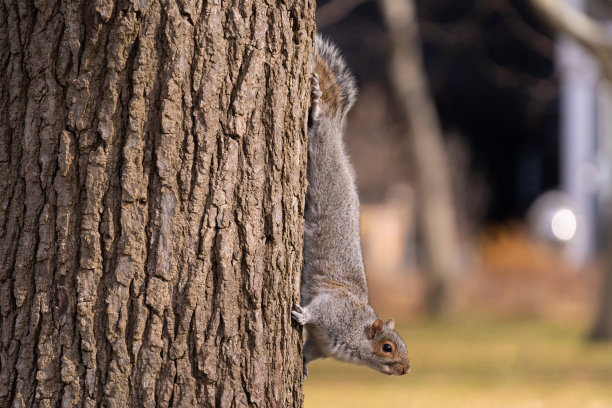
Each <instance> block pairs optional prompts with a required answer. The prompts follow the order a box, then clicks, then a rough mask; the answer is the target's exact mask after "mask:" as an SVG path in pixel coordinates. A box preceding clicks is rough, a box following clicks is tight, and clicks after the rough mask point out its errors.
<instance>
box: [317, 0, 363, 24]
mask: <svg viewBox="0 0 612 408" xmlns="http://www.w3.org/2000/svg"><path fill="white" fill-rule="evenodd" d="M367 1H370V0H332V1H330V2H329V3H327V4H325V5H324V6H321V7H319V8H317V15H316V17H315V19H316V22H317V29H319V30H320V29H322V28H325V27H327V26H330V25H332V24H334V23H337V22H338V21H340V20H342V19H343V18H344V17H346V16H347V15H348V14H349V13H350V12H351V11H352V10H353V9H354V8H355V7H357V6H359V5H360V4H362V3H365V2H367Z"/></svg>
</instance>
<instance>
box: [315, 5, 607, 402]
mask: <svg viewBox="0 0 612 408" xmlns="http://www.w3.org/2000/svg"><path fill="white" fill-rule="evenodd" d="M317 4H318V9H317V26H318V30H319V32H321V33H323V34H324V35H326V36H327V37H328V38H330V39H331V40H332V41H333V42H335V43H336V44H337V45H338V47H339V48H340V49H341V50H342V53H343V55H344V56H345V58H346V60H347V62H348V64H349V66H350V67H351V68H352V71H353V72H354V74H355V76H356V77H357V79H358V82H359V88H360V97H359V101H358V102H357V104H356V106H355V107H354V108H353V110H352V111H351V112H350V114H349V118H348V123H347V132H346V137H345V141H346V144H347V149H348V152H349V154H350V156H351V160H352V163H353V166H354V167H355V171H356V174H357V182H358V188H359V194H360V197H361V200H362V208H361V210H362V212H361V216H362V246H363V251H364V259H365V263H366V272H367V275H368V284H369V290H370V296H371V303H372V304H373V306H374V308H375V309H376V310H377V312H378V313H379V314H380V315H381V317H383V318H384V319H388V318H390V317H394V318H395V319H396V321H397V322H398V326H399V331H400V333H401V334H402V336H403V337H404V339H405V341H406V344H407V346H408V350H409V354H410V356H411V365H412V371H411V373H409V374H408V375H407V376H403V377H399V378H390V377H387V376H384V375H382V374H379V373H376V372H373V371H371V370H369V369H367V368H362V367H355V366H349V365H347V364H342V363H337V362H333V361H330V360H329V359H326V360H321V361H315V362H313V363H311V364H310V365H309V370H310V375H309V377H308V378H307V380H306V381H305V388H304V389H305V401H306V404H305V406H306V407H328V406H329V407H362V406H363V407H365V406H368V407H372V406H384V407H405V406H412V407H612V343H611V341H612V236H611V234H612V232H611V231H612V229H611V228H610V227H611V226H612V216H611V214H610V210H612V202H611V200H612V198H611V197H612V196H611V188H612V180H611V176H612V96H611V95H612V94H611V91H610V89H611V88H610V81H611V80H612V47H611V45H612V36H611V34H612V1H610V0H582V1H580V0H571V1H569V0H568V1H564V0H486V1H482V0H481V1H479V0H379V1H368V0H331V1H318V2H317Z"/></svg>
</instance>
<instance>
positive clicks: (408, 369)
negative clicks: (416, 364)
mask: <svg viewBox="0 0 612 408" xmlns="http://www.w3.org/2000/svg"><path fill="white" fill-rule="evenodd" d="M409 372H410V366H409V365H405V366H404V367H403V368H402V375H404V374H408V373H409Z"/></svg>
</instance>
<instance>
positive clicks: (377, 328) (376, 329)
mask: <svg viewBox="0 0 612 408" xmlns="http://www.w3.org/2000/svg"><path fill="white" fill-rule="evenodd" d="M382 329H383V321H382V319H376V320H374V323H372V325H371V326H370V328H369V329H368V334H369V336H370V338H371V339H373V338H374V337H375V336H376V335H377V334H378V333H380V332H381V331H382Z"/></svg>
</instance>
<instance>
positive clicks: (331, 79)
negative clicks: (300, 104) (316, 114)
mask: <svg viewBox="0 0 612 408" xmlns="http://www.w3.org/2000/svg"><path fill="white" fill-rule="evenodd" d="M314 72H315V74H317V75H318V77H319V88H320V90H321V101H320V104H321V107H320V108H321V111H323V112H326V113H327V114H328V115H329V116H330V117H333V118H334V119H335V120H338V121H339V122H342V120H343V119H344V117H345V116H346V113H347V112H348V111H349V109H350V108H351V106H353V104H354V103H355V99H356V98H357V86H356V85H355V79H354V78H353V75H352V74H351V72H350V71H349V69H348V67H347V66H346V62H345V61H344V58H343V57H342V56H341V55H340V52H339V51H338V49H337V48H336V46H335V45H333V44H332V43H331V42H329V41H328V40H326V39H325V38H323V37H321V35H318V34H317V35H316V37H315V58H314Z"/></svg>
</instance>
